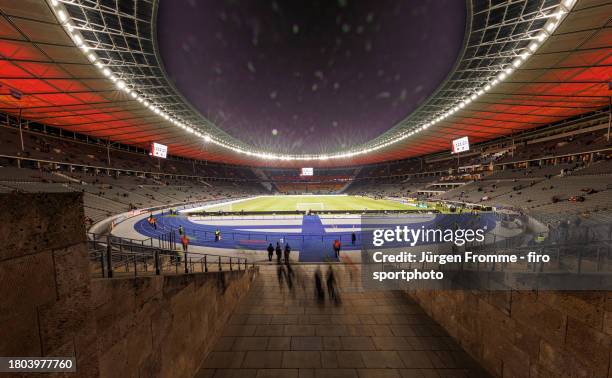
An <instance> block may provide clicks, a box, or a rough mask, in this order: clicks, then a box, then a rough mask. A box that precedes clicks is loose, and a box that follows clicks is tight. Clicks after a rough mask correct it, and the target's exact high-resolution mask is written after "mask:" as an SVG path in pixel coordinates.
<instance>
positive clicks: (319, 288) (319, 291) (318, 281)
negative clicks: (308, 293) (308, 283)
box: [314, 266, 325, 301]
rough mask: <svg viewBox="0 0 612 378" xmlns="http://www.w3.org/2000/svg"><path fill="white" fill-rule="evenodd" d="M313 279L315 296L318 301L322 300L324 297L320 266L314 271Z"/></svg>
mask: <svg viewBox="0 0 612 378" xmlns="http://www.w3.org/2000/svg"><path fill="white" fill-rule="evenodd" d="M314 281H315V296H316V297H317V299H318V300H319V301H323V300H324V299H325V292H323V278H322V276H321V268H320V267H319V266H317V269H316V270H315V273H314Z"/></svg>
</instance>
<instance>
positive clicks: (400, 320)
mask: <svg viewBox="0 0 612 378" xmlns="http://www.w3.org/2000/svg"><path fill="white" fill-rule="evenodd" d="M316 268H317V265H299V264H296V265H293V266H292V268H291V273H290V272H289V271H288V270H287V268H286V267H282V270H280V271H279V270H278V267H277V266H273V265H271V266H262V267H261V270H260V273H259V275H258V277H257V279H256V281H255V282H254V285H253V287H252V289H251V291H250V292H249V294H248V296H247V297H246V298H245V299H244V300H243V301H242V303H241V304H240V306H239V307H238V308H237V311H236V312H235V314H234V315H233V316H232V318H231V319H230V321H229V324H227V325H226V328H225V331H224V333H223V337H221V338H220V339H219V341H218V342H217V344H216V345H215V346H214V348H213V351H212V352H211V353H210V354H209V356H208V357H207V359H206V360H205V361H204V364H203V367H202V369H201V370H200V372H199V373H198V375H197V377H199V378H202V377H215V378H218V377H245V378H246V377H300V378H302V377H334V378H335V377H480V376H486V374H484V373H482V372H481V370H480V369H479V368H478V367H477V366H476V364H475V363H474V362H473V361H472V360H471V359H470V357H469V356H468V355H467V354H466V353H465V352H464V351H462V350H461V348H460V347H459V346H458V345H457V344H456V343H455V342H454V341H453V340H452V339H451V338H450V337H448V336H447V334H446V333H445V331H444V330H443V329H442V328H440V327H439V326H438V325H436V324H435V323H434V322H433V321H432V320H431V319H430V318H429V317H428V316H427V315H426V314H425V313H424V312H423V311H422V310H421V309H420V307H419V306H418V305H417V304H416V303H414V302H413V301H411V300H410V299H408V298H407V297H405V296H404V295H403V294H402V293H399V292H370V291H367V292H364V291H361V290H360V289H359V286H360V282H359V281H360V277H359V272H357V271H354V270H353V269H354V268H351V267H349V266H341V265H336V266H335V267H334V269H335V277H336V281H337V284H338V286H339V287H340V288H341V289H340V291H339V300H338V301H333V300H330V299H329V296H328V295H327V292H326V293H325V294H326V296H325V299H323V300H320V299H318V297H317V295H316V294H315V293H316V291H315V289H314V287H315V285H314V278H313V277H314V272H315V270H316ZM327 269H328V268H327V266H325V265H321V273H322V277H323V287H324V288H325V280H326V273H327ZM351 278H352V279H351Z"/></svg>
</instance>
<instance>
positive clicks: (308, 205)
mask: <svg viewBox="0 0 612 378" xmlns="http://www.w3.org/2000/svg"><path fill="white" fill-rule="evenodd" d="M296 207H297V210H300V211H308V210H325V206H323V203H322V202H298V203H297V204H296Z"/></svg>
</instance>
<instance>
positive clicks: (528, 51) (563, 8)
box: [50, 0, 576, 161]
mask: <svg viewBox="0 0 612 378" xmlns="http://www.w3.org/2000/svg"><path fill="white" fill-rule="evenodd" d="M50 1H51V5H52V6H53V9H54V11H55V13H56V14H57V18H58V19H59V21H60V23H61V24H62V25H63V26H64V28H65V29H66V30H67V31H68V34H69V35H70V37H71V38H72V40H73V41H74V42H75V44H76V45H77V47H79V48H80V49H81V51H82V52H83V53H84V54H85V55H86V56H87V58H88V59H89V61H90V62H91V63H92V64H93V65H95V66H96V67H97V68H98V69H99V70H100V71H101V72H102V74H104V76H106V77H107V78H109V79H110V80H111V81H112V82H113V83H115V85H116V86H117V88H118V89H119V90H121V91H123V92H125V93H127V94H128V95H129V96H131V97H132V98H133V99H135V100H137V101H138V102H140V103H141V104H143V105H144V106H145V107H147V108H149V109H150V110H151V111H152V112H153V113H155V114H156V115H158V116H160V117H162V118H164V119H165V120H166V121H168V122H171V123H172V124H174V125H175V126H177V127H180V128H181V129H183V130H185V131H186V132H189V133H191V134H194V135H196V136H197V137H199V138H202V139H203V140H204V141H205V142H212V143H213V144H216V145H218V146H221V147H224V148H227V149H230V150H232V151H234V152H236V153H239V154H245V155H248V156H253V157H257V158H261V159H267V160H301V161H310V160H328V159H346V158H351V157H354V156H358V155H365V154H369V153H371V152H374V151H377V150H380V149H382V148H385V147H388V146H390V145H392V144H395V143H397V142H400V141H402V140H404V139H406V138H408V137H411V136H413V135H415V134H418V133H420V132H422V131H424V130H427V129H429V128H430V127H432V126H434V125H436V124H438V123H440V122H442V121H444V120H445V119H447V118H448V117H450V116H452V115H453V114H455V113H456V112H458V111H459V110H461V109H463V108H464V107H466V106H467V105H469V104H470V103H471V102H473V101H475V100H477V99H478V98H479V97H480V96H482V95H483V94H485V93H487V92H489V91H490V90H491V89H492V88H494V87H495V86H496V85H497V84H499V83H501V82H503V81H504V80H506V79H507V78H508V77H509V76H510V75H512V73H513V72H514V71H515V70H516V69H517V68H518V67H520V66H521V65H522V64H523V63H524V62H525V61H526V60H527V59H528V58H529V57H530V56H531V55H532V54H533V53H535V51H536V50H537V49H538V48H539V47H540V46H541V45H542V43H543V42H544V41H545V40H546V39H547V38H548V37H549V36H550V35H551V34H552V33H553V32H554V31H555V29H556V28H557V27H558V26H559V24H560V23H561V21H562V19H563V18H564V17H565V15H566V14H567V13H568V12H569V11H570V10H571V9H572V7H573V6H574V3H575V2H576V0H563V1H562V2H561V4H559V6H558V7H557V10H556V12H554V13H552V14H551V15H550V16H549V20H548V21H547V22H546V24H545V25H544V27H543V28H542V30H541V31H540V32H539V33H538V34H536V36H535V37H531V38H530V39H531V42H530V43H529V44H528V45H527V47H526V48H524V49H523V51H522V52H521V53H520V54H518V55H517V56H516V57H515V58H514V60H512V62H510V63H509V64H508V65H506V66H505V67H503V69H502V70H501V71H500V72H499V73H497V75H495V76H493V77H492V78H491V80H490V81H489V82H487V84H485V85H484V86H483V87H482V88H481V89H479V90H477V91H476V92H474V93H470V94H468V95H467V96H466V97H465V99H464V100H462V101H460V102H459V103H457V104H456V105H455V106H454V107H452V108H451V109H449V110H447V111H446V112H444V113H442V114H440V115H439V116H437V117H436V118H434V119H432V120H431V121H430V122H427V123H425V124H423V125H421V126H420V127H418V128H415V129H412V130H410V131H405V132H403V133H401V134H399V135H396V136H393V137H389V138H387V139H385V140H383V141H382V142H380V143H379V144H377V145H374V146H372V147H369V148H364V149H361V150H357V151H350V152H341V153H336V154H329V155H278V154H272V153H267V152H257V151H251V150H245V149H244V148H242V147H239V146H236V145H234V144H230V143H226V142H224V141H221V140H219V139H217V138H213V137H211V136H210V135H208V134H203V133H201V132H200V131H198V130H197V129H196V128H194V127H192V126H191V125H189V124H186V123H185V122H183V121H181V120H179V119H177V118H175V117H173V116H171V115H169V114H168V113H167V112H165V111H163V110H162V109H161V108H160V106H157V105H155V104H154V103H152V102H151V101H149V100H147V99H146V98H145V97H144V96H142V95H141V94H139V93H138V92H137V91H136V90H135V89H133V88H134V85H132V84H130V83H126V82H125V81H124V80H122V79H119V78H118V77H117V76H115V74H113V72H112V71H111V70H110V69H109V68H108V67H105V66H104V64H103V63H102V62H101V61H100V60H99V59H98V57H97V56H96V54H95V53H94V52H93V51H92V49H91V48H90V47H89V46H87V44H86V42H85V41H84V40H83V38H82V37H81V35H80V33H78V32H77V31H76V30H75V27H74V25H73V24H72V22H71V21H70V19H69V17H68V15H67V13H66V10H65V9H64V8H63V7H62V6H61V5H60V2H59V1H58V0H50Z"/></svg>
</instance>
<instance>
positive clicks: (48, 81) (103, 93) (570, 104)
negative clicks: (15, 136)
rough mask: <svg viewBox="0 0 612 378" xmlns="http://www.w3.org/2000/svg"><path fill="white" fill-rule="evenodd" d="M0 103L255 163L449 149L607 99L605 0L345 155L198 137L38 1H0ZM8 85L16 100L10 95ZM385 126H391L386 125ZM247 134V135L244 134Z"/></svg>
mask: <svg viewBox="0 0 612 378" xmlns="http://www.w3.org/2000/svg"><path fill="white" fill-rule="evenodd" d="M0 4H1V5H0V10H1V12H2V17H0V56H1V60H0V84H1V85H2V87H0V112H4V113H10V114H14V115H17V114H18V113H19V110H20V109H21V111H22V118H23V119H28V120H32V121H36V122H40V123H45V124H48V125H53V126H57V127H61V128H64V129H66V130H70V131H75V132H80V133H84V134H89V135H92V136H95V137H99V138H105V139H106V138H108V139H110V140H112V141H116V142H121V143H125V144H131V145H137V146H140V147H143V146H146V145H148V144H149V143H150V142H152V141H157V142H160V143H163V144H167V145H168V146H169V152H170V153H171V154H174V155H179V156H184V157H189V158H196V159H206V160H213V161H219V162H227V163H234V164H244V165H260V166H285V167H290V166H304V165H309V166H311V165H314V166H348V165H353V164H365V163H373V162H380V161H386V160H395V159H401V158H407V157H412V156H419V155H423V154H428V153H432V152H438V151H443V150H448V149H450V143H451V140H452V139H456V138H458V137H462V136H466V135H467V136H469V137H470V141H471V142H472V143H475V142H480V141H484V140H488V139H492V138H495V137H499V136H503V135H507V134H510V133H513V132H516V131H520V130H525V129H529V128H533V127H537V126H541V125H544V124H549V123H552V122H556V121H560V120H563V119H566V118H568V117H572V116H576V115H579V114H583V113H587V112H591V111H593V110H596V109H599V108H602V107H604V106H607V104H608V96H609V95H610V91H609V90H608V82H609V81H610V80H611V79H612V28H611V19H612V3H610V2H603V1H594V0H592V1H590V0H582V1H581V0H579V1H578V3H577V4H576V5H575V7H574V9H573V11H572V12H571V13H570V14H569V15H568V16H567V17H566V18H565V20H564V21H563V23H562V24H561V25H560V26H559V28H557V30H556V31H555V34H554V35H553V36H551V37H550V38H549V39H548V40H547V41H546V42H545V44H544V45H543V46H542V47H541V48H540V49H538V51H537V53H536V54H535V55H533V56H532V57H530V58H529V60H528V61H527V63H525V64H524V65H522V66H521V67H520V69H518V70H517V71H516V72H515V73H513V74H512V75H511V76H510V78H509V79H507V81H505V82H503V83H501V84H498V85H497V86H496V87H494V89H493V90H491V91H490V92H489V93H487V94H485V95H483V96H481V97H479V98H478V100H477V101H475V102H472V103H471V104H469V105H468V106H466V107H465V108H464V109H462V110H461V111H459V112H457V113H455V114H454V115H453V116H451V117H449V118H447V119H446V120H445V121H443V122H442V123H438V124H437V125H436V126H434V127H431V128H429V129H427V130H425V131H423V132H421V133H419V134H417V135H416V136H413V137H411V138H407V139H406V140H405V141H403V142H400V143H397V144H395V145H392V146H389V147H387V148H385V149H381V150H378V151H375V152H373V153H370V154H367V155H360V156H357V157H355V158H353V159H350V160H348V159H347V160H326V161H317V162H315V161H310V162H299V161H289V162H285V161H266V160H255V159H253V158H252V157H248V156H245V155H241V154H237V153H234V152H231V151H229V150H227V149H224V148H222V147H218V146H214V145H212V144H209V143H208V144H207V143H204V142H202V141H201V140H200V138H194V137H193V135H191V134H188V133H186V132H185V131H183V130H182V129H179V128H177V127H176V126H174V125H172V124H171V123H169V122H167V121H165V120H164V119H163V118H161V117H159V116H157V115H155V114H154V113H153V112H151V111H150V110H148V109H146V108H145V107H144V106H143V105H142V104H140V103H139V102H137V101H135V100H133V99H132V98H130V97H129V96H128V95H127V94H125V93H124V92H122V91H120V90H118V89H117V88H116V86H115V85H114V83H112V82H111V81H110V80H108V79H107V78H106V77H104V75H102V74H101V73H100V71H99V70H98V69H97V68H96V67H95V66H93V65H92V64H91V63H90V62H89V61H88V60H87V59H86V57H85V56H84V54H83V53H82V52H81V51H80V50H79V49H78V48H77V47H76V46H75V45H74V43H73V41H72V40H71V39H70V38H69V36H68V35H67V34H66V32H65V31H64V29H63V28H62V26H61V25H59V24H58V22H57V20H56V18H55V16H54V15H53V13H52V12H51V10H50V8H49V6H48V5H47V4H46V3H45V2H44V1H34V0H29V1H26V0H22V1H3V2H1V3H0ZM11 89H14V90H17V91H19V92H21V93H22V94H23V96H22V98H21V99H20V100H18V99H15V98H14V97H12V96H11V95H10V93H9V92H10V90H11ZM390 126H391V125H390ZM246 142H248V141H246Z"/></svg>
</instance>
